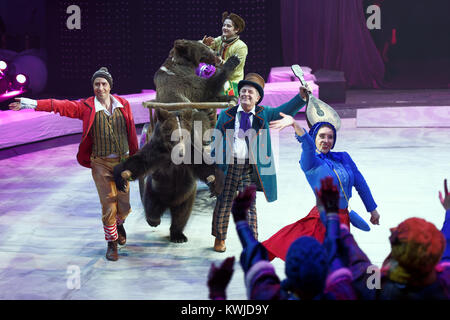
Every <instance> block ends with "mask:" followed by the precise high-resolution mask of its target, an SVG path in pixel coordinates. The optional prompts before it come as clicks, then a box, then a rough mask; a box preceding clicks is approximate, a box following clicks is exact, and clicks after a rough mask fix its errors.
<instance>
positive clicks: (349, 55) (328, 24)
mask: <svg viewBox="0 0 450 320" xmlns="http://www.w3.org/2000/svg"><path fill="white" fill-rule="evenodd" d="M280 12H281V17H282V19H281V34H282V46H283V57H284V63H285V64H286V65H290V64H300V65H304V66H308V67H311V68H312V70H313V72H314V71H316V70H318V69H329V70H340V71H344V72H345V78H346V81H347V86H349V87H353V88H378V87H379V86H380V85H381V83H382V79H383V76H384V64H383V61H382V59H381V57H380V55H379V53H378V51H377V48H376V47H375V44H374V42H373V40H372V37H371V35H370V32H369V30H368V29H367V27H366V16H365V14H364V9H363V4H362V0H333V1H329V0H281V9H280Z"/></svg>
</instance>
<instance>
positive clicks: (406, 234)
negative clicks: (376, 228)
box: [383, 218, 445, 284]
mask: <svg viewBox="0 0 450 320" xmlns="http://www.w3.org/2000/svg"><path fill="white" fill-rule="evenodd" d="M389 241H390V243H391V253H390V255H389V257H388V258H387V259H386V261H385V262H384V263H383V268H384V269H388V270H389V278H390V279H391V280H393V281H396V282H400V283H409V284H411V283H412V282H414V283H416V284H420V281H421V279H426V278H427V277H428V275H430V273H432V272H434V268H435V266H436V265H437V264H438V263H439V261H440V260H441V257H442V254H443V252H444V249H445V238H444V235H443V234H442V233H441V232H440V231H439V230H438V229H437V228H436V227H435V225H434V224H432V223H430V222H428V221H425V220H424V219H420V218H409V219H406V220H405V221H403V222H402V223H400V224H399V225H398V226H397V227H396V228H391V236H390V237H389Z"/></svg>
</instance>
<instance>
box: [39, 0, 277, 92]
mask: <svg viewBox="0 0 450 320" xmlns="http://www.w3.org/2000/svg"><path fill="white" fill-rule="evenodd" d="M70 5H77V6H78V7H79V8H80V16H81V26H80V27H81V28H80V29H79V30H78V29H73V30H70V29H68V27H67V25H66V22H67V20H68V18H69V17H70V16H71V14H70V13H67V12H66V11H67V8H68V7H69V6H70ZM223 11H229V12H235V13H237V14H239V15H241V16H242V17H243V18H244V19H245V21H246V29H245V30H244V32H243V33H242V35H241V39H242V40H243V41H244V42H245V43H246V44H247V45H248V48H249V55H248V57H247V63H246V67H245V72H246V73H247V72H258V73H260V74H262V75H263V76H264V78H266V77H267V75H268V73H269V70H270V67H271V66H273V65H282V58H281V42H280V41H281V40H280V27H279V25H280V19H279V16H280V15H279V2H278V1H270V0H251V1H249V0H247V1H245V0H239V1H238V0H230V1H226V2H224V1H219V0H193V1H181V0H165V1H164V0H129V1H126V0H123V1H111V0H96V1H92V0H90V1H88V0H70V1H50V0H49V1H47V2H46V12H47V44H48V45H47V49H48V55H49V65H48V67H49V90H51V91H52V92H58V93H60V94H67V95H73V96H76V95H80V94H81V95H83V94H85V95H86V94H90V93H91V91H92V90H91V86H90V82H89V79H90V77H91V75H92V74H93V72H94V71H96V70H97V69H98V68H99V67H100V66H106V67H108V68H109V69H110V71H111V73H112V75H113V77H114V89H113V92H117V93H122V94H123V93H133V92H139V91H140V90H141V89H154V84H153V74H154V73H155V71H156V70H157V69H158V68H159V67H160V66H161V64H162V63H163V61H164V59H165V58H166V57H167V55H168V53H169V50H170V49H171V48H172V45H173V42H174V40H176V39H179V38H184V39H195V40H197V39H201V38H202V37H203V36H204V35H210V36H218V35H220V34H221V25H222V22H221V15H222V12H223Z"/></svg>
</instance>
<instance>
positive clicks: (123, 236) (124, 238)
mask: <svg viewBox="0 0 450 320" xmlns="http://www.w3.org/2000/svg"><path fill="white" fill-rule="evenodd" d="M117 234H118V235H119V239H118V242H119V244H120V245H121V246H123V245H124V244H125V243H127V233H126V232H125V228H124V227H123V224H121V225H120V226H117Z"/></svg>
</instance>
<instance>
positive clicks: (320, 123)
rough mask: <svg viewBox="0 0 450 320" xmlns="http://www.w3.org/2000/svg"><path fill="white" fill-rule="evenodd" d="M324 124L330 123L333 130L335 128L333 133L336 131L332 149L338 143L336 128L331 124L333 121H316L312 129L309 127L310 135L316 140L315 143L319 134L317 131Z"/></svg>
mask: <svg viewBox="0 0 450 320" xmlns="http://www.w3.org/2000/svg"><path fill="white" fill-rule="evenodd" d="M324 125H328V126H329V127H330V128H331V129H332V130H333V133H334V142H333V145H332V146H331V149H333V148H334V145H335V144H336V138H337V137H336V128H335V127H334V126H333V125H332V124H331V123H329V122H317V123H315V124H314V125H313V126H312V127H311V129H309V135H310V136H311V137H312V138H313V140H314V143H315V142H316V136H317V133H318V132H319V129H320V128H321V127H322V126H324Z"/></svg>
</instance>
